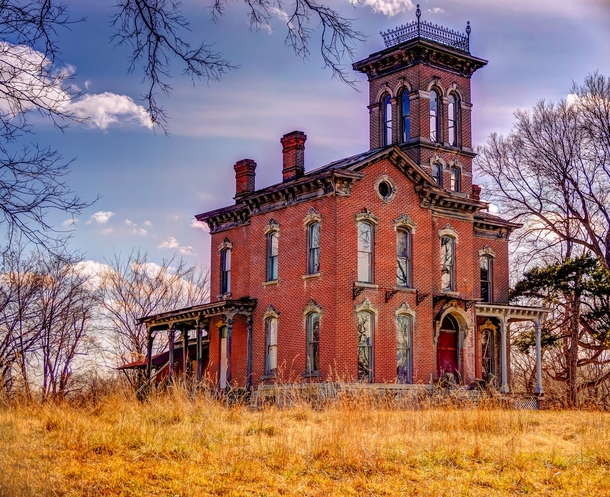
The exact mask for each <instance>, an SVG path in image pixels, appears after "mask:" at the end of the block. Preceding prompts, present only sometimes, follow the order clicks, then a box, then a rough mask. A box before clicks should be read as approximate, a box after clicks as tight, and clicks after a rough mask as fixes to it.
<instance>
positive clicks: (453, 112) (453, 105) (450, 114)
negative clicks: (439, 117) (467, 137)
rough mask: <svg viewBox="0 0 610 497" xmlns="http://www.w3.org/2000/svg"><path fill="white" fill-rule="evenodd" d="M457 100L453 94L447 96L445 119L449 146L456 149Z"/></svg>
mask: <svg viewBox="0 0 610 497" xmlns="http://www.w3.org/2000/svg"><path fill="white" fill-rule="evenodd" d="M458 116H459V114H458V99H457V98H456V96H455V95H454V94H451V95H449V105H448V107H447V118H448V124H449V145H452V146H454V147H457V144H458V129H459V128H458Z"/></svg>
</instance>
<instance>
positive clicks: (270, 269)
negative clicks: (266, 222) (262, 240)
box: [267, 231, 279, 281]
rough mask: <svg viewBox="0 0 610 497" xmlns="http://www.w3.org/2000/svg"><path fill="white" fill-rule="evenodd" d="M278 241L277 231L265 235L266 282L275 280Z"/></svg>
mask: <svg viewBox="0 0 610 497" xmlns="http://www.w3.org/2000/svg"><path fill="white" fill-rule="evenodd" d="M278 248H279V239H278V233H277V231H272V232H271V233H269V234H268V235H267V281H274V280H277V266H278V265H277V259H278V253H279V251H278Z"/></svg>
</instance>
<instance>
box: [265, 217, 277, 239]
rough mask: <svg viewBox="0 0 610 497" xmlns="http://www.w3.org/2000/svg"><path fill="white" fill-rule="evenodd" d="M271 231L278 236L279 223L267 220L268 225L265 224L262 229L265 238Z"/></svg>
mask: <svg viewBox="0 0 610 497" xmlns="http://www.w3.org/2000/svg"><path fill="white" fill-rule="evenodd" d="M272 231H275V232H276V233H277V234H278V235H279V233H280V225H279V223H278V222H277V221H276V220H275V219H273V218H271V219H269V223H267V224H266V225H265V226H264V227H263V233H264V234H265V236H267V235H268V234H269V233H271V232H272Z"/></svg>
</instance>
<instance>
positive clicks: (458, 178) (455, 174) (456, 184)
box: [449, 166, 462, 192]
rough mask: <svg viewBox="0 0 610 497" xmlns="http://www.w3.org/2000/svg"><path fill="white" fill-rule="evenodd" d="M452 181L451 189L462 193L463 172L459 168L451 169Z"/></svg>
mask: <svg viewBox="0 0 610 497" xmlns="http://www.w3.org/2000/svg"><path fill="white" fill-rule="evenodd" d="M450 172H451V179H450V183H449V188H450V190H451V191H453V192H460V191H461V189H462V171H461V169H460V168H459V167H455V166H453V167H451V169H450Z"/></svg>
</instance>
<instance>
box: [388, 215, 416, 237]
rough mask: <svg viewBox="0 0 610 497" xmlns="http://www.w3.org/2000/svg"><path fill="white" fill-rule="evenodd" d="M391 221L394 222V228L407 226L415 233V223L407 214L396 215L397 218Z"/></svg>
mask: <svg viewBox="0 0 610 497" xmlns="http://www.w3.org/2000/svg"><path fill="white" fill-rule="evenodd" d="M392 223H393V224H394V229H397V228H408V229H410V230H411V231H412V232H413V233H415V228H416V227H417V223H416V222H415V221H413V219H411V218H410V217H409V215H408V214H404V213H403V214H401V215H400V216H398V218H396V219H394V221H392Z"/></svg>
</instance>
